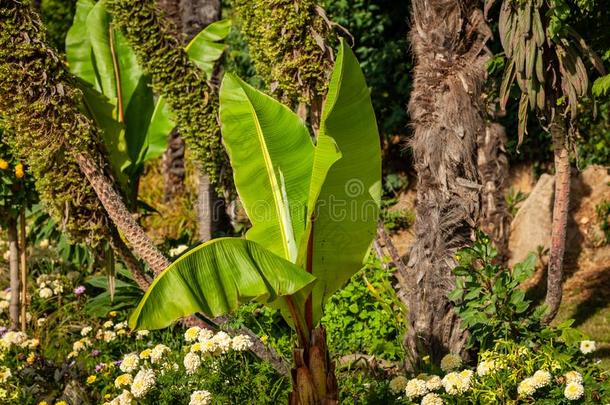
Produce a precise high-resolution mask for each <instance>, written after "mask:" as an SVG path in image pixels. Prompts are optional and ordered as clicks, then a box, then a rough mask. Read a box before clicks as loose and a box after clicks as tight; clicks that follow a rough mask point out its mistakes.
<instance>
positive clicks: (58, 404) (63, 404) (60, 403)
mask: <svg viewBox="0 0 610 405" xmlns="http://www.w3.org/2000/svg"><path fill="white" fill-rule="evenodd" d="M55 405H68V403H67V402H66V401H58V402H55Z"/></svg>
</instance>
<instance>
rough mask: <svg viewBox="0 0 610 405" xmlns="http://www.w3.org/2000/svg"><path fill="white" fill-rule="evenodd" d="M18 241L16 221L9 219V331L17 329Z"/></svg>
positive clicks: (19, 291)
mask: <svg viewBox="0 0 610 405" xmlns="http://www.w3.org/2000/svg"><path fill="white" fill-rule="evenodd" d="M18 244H19V241H18V237H17V221H15V220H14V219H11V220H10V221H9V224H8V250H9V274H10V284H9V285H10V287H11V301H10V303H9V307H8V308H9V309H8V312H9V317H10V321H11V322H10V329H11V330H17V329H19V294H20V293H21V290H20V288H19V286H20V282H19V245H18Z"/></svg>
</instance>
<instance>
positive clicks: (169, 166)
mask: <svg viewBox="0 0 610 405" xmlns="http://www.w3.org/2000/svg"><path fill="white" fill-rule="evenodd" d="M184 150H185V147H184V141H183V140H182V138H180V134H179V133H178V130H177V129H174V130H172V131H171V132H170V133H169V135H168V142H167V150H166V151H165V153H163V200H164V201H165V202H166V203H168V202H170V201H172V200H173V199H174V197H176V196H177V195H180V194H182V193H183V192H184V178H185V167H184Z"/></svg>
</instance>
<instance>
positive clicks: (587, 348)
mask: <svg viewBox="0 0 610 405" xmlns="http://www.w3.org/2000/svg"><path fill="white" fill-rule="evenodd" d="M580 351H581V352H583V353H584V354H589V353H593V352H594V351H595V342H594V341H593V340H583V341H582V342H580Z"/></svg>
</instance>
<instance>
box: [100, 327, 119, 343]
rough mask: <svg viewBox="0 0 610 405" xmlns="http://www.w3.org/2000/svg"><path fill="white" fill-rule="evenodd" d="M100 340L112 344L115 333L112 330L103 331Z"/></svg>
mask: <svg viewBox="0 0 610 405" xmlns="http://www.w3.org/2000/svg"><path fill="white" fill-rule="evenodd" d="M102 338H103V339H104V342H112V341H113V340H114V339H116V332H115V331H112V330H105V331H104V332H103V334H102Z"/></svg>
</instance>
